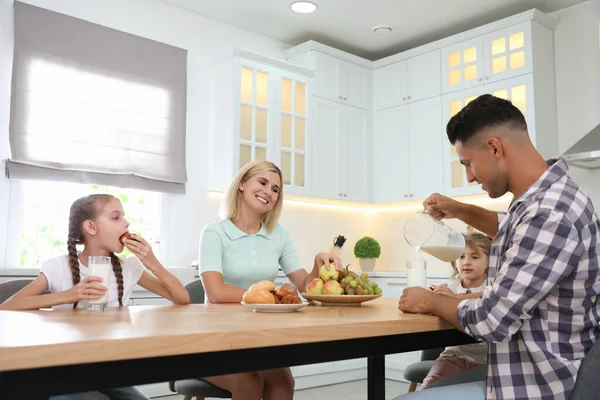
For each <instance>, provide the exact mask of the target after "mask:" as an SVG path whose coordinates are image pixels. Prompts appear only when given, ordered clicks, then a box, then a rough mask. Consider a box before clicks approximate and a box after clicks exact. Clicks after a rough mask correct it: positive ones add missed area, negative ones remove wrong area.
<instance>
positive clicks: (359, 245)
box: [354, 236, 381, 258]
mask: <svg viewBox="0 0 600 400" xmlns="http://www.w3.org/2000/svg"><path fill="white" fill-rule="evenodd" d="M354 255H355V256H356V258H379V256H380V255H381V246H380V245H379V242H378V241H377V240H375V239H373V238H372V237H370V236H365V237H363V238H361V239H359V240H358V241H357V242H356V244H355V245H354Z"/></svg>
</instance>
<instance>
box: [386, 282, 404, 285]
mask: <svg viewBox="0 0 600 400" xmlns="http://www.w3.org/2000/svg"><path fill="white" fill-rule="evenodd" d="M387 284H388V285H406V282H388V283H387Z"/></svg>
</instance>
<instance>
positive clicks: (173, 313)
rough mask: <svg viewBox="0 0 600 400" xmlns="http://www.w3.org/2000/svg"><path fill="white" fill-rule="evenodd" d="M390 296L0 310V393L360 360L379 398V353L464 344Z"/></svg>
mask: <svg viewBox="0 0 600 400" xmlns="http://www.w3.org/2000/svg"><path fill="white" fill-rule="evenodd" d="M397 305H398V300H396V299H386V298H380V299H377V300H374V301H370V302H366V303H363V304H362V305H361V306H359V307H324V306H319V305H310V306H307V307H304V308H302V309H301V310H299V311H296V312H290V313H262V312H253V311H251V310H248V309H246V308H245V307H244V306H242V305H239V304H198V305H188V306H177V305H166V306H130V307H123V308H111V309H108V310H107V311H87V310H80V309H77V310H64V309H63V310H39V311H0V399H13V398H14V399H17V398H21V399H46V398H47V397H48V396H50V395H55V394H66V393H73V392H82V391H88V390H98V389H104V388H111V387H121V386H130V385H138V384H147V383H156V382H165V381H173V380H179V379H189V378H198V377H202V376H215V375H223V374H229V373H238V372H248V371H256V370H263V369H270V368H280V367H288V366H296V365H305V364H313V363H319V362H327V361H337V360H345V359H352V358H362V357H367V358H368V362H367V365H368V374H367V376H368V385H367V394H368V398H369V399H370V400H379V399H384V398H385V355H386V354H395V353H402V352H408V351H415V350H421V349H427V348H435V347H443V346H449V345H458V344H465V343H472V342H473V340H472V339H471V338H470V337H469V336H467V335H465V334H464V333H462V332H460V331H458V330H456V329H454V328H453V327H452V326H451V325H450V324H448V323H447V322H445V321H443V320H441V319H440V318H438V317H434V316H430V315H418V314H405V313H402V312H401V311H399V310H398V308H397Z"/></svg>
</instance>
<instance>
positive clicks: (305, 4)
mask: <svg viewBox="0 0 600 400" xmlns="http://www.w3.org/2000/svg"><path fill="white" fill-rule="evenodd" d="M290 7H291V8H292V10H293V11H295V12H297V13H300V14H310V13H311V12H314V11H315V10H316V9H317V5H316V4H315V3H312V2H310V1H296V2H294V3H292V4H290Z"/></svg>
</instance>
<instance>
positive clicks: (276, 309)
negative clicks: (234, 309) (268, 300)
mask: <svg viewBox="0 0 600 400" xmlns="http://www.w3.org/2000/svg"><path fill="white" fill-rule="evenodd" d="M242 305H243V306H244V307H246V308H247V309H248V310H252V311H254V312H268V313H282V312H295V311H298V310H299V309H301V308H303V307H306V306H307V305H308V303H306V302H304V303H302V304H247V303H244V302H243V301H242Z"/></svg>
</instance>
